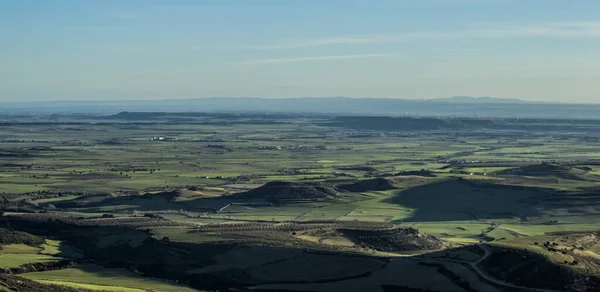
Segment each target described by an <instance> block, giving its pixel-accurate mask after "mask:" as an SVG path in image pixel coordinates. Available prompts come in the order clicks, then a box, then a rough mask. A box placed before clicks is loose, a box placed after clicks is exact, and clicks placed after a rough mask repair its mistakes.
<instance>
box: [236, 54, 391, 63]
mask: <svg viewBox="0 0 600 292" xmlns="http://www.w3.org/2000/svg"><path fill="white" fill-rule="evenodd" d="M391 56H395V54H364V55H337V56H318V57H297V58H282V59H262V60H250V61H243V62H239V64H273V63H299V62H310V61H331V60H346V59H364V58H383V57H391Z"/></svg>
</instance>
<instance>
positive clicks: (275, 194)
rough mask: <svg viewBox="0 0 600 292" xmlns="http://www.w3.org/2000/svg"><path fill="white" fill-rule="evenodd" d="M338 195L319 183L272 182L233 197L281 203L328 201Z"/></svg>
mask: <svg viewBox="0 0 600 292" xmlns="http://www.w3.org/2000/svg"><path fill="white" fill-rule="evenodd" d="M335 195H336V191H335V190H334V189H333V188H332V187H330V186H326V185H321V184H317V183H298V182H284V181H272V182H268V183H266V184H265V185H263V186H261V187H258V188H256V189H253V190H250V191H247V192H244V193H240V194H236V195H233V197H234V198H239V199H264V200H267V201H269V202H273V203H279V202H285V201H294V200H316V199H326V198H328V197H333V196H335Z"/></svg>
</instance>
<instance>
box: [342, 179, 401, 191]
mask: <svg viewBox="0 0 600 292" xmlns="http://www.w3.org/2000/svg"><path fill="white" fill-rule="evenodd" d="M337 188H339V189H342V190H344V191H348V192H368V191H387V190H393V189H395V188H394V186H393V185H392V184H391V183H390V182H389V181H388V180H387V179H385V178H374V179H365V180H359V181H357V182H354V183H351V184H342V185H338V186H337Z"/></svg>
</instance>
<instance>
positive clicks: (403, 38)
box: [262, 22, 600, 49]
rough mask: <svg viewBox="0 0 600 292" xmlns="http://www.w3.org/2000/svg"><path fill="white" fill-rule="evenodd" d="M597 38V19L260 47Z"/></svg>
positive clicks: (598, 30) (283, 47) (287, 47)
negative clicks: (593, 20) (494, 39)
mask: <svg viewBox="0 0 600 292" xmlns="http://www.w3.org/2000/svg"><path fill="white" fill-rule="evenodd" d="M522 37H530V38H534V37H553V38H597V37H600V22H556V23H551V22H550V23H541V24H522V25H508V26H499V27H492V28H486V29H472V30H464V31H456V32H420V33H403V34H398V35H372V36H342V37H332V38H324V39H315V40H305V41H299V42H294V43H288V44H279V45H271V46H264V47H262V48H263V49H291V48H303V47H318V46H328V45H345V44H346V45H347V44H372V43H399V42H411V41H418V40H451V39H490V38H522Z"/></svg>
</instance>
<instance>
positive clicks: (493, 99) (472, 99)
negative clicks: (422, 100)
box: [430, 96, 544, 103]
mask: <svg viewBox="0 0 600 292" xmlns="http://www.w3.org/2000/svg"><path fill="white" fill-rule="evenodd" d="M430 100H434V101H437V102H456V103H544V102H539V101H526V100H522V99H518V98H499V97H487V96H484V97H472V96H454V97H450V98H434V99H430Z"/></svg>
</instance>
